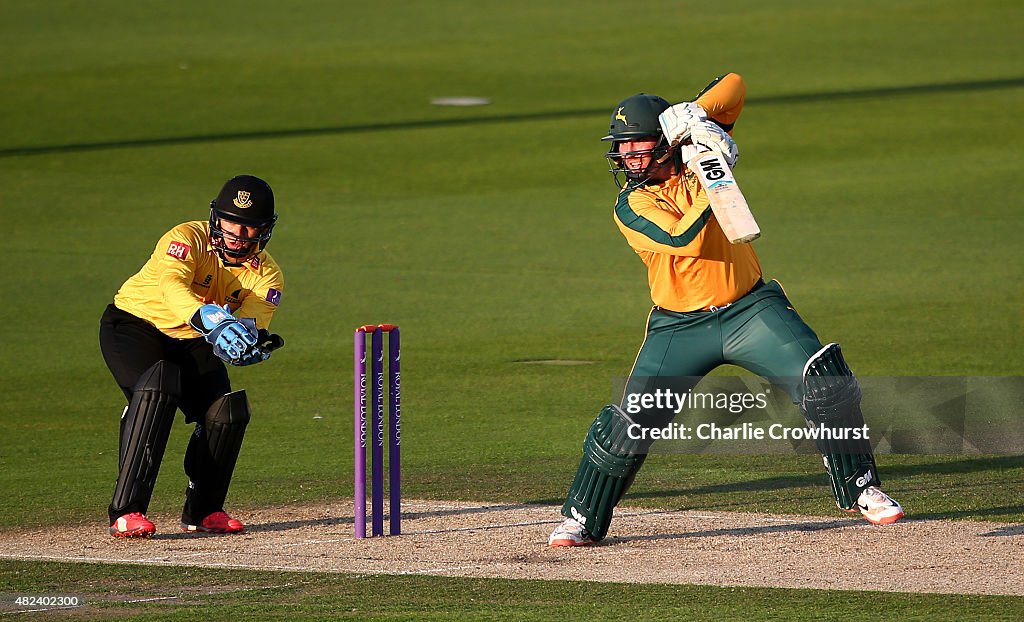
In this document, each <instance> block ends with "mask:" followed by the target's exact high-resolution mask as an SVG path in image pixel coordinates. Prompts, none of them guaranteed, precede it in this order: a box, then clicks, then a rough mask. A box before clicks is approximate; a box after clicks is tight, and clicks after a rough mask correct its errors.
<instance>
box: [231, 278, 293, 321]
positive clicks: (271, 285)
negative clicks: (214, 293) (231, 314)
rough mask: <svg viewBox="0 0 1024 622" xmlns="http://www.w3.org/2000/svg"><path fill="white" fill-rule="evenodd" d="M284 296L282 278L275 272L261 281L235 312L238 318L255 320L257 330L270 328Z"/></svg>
mask: <svg viewBox="0 0 1024 622" xmlns="http://www.w3.org/2000/svg"><path fill="white" fill-rule="evenodd" d="M283 295H284V277H283V276H282V275H281V273H280V272H279V271H278V272H275V273H274V274H272V275H270V277H269V278H266V279H261V280H260V281H259V282H258V283H257V284H256V285H255V286H254V287H253V288H252V289H251V291H250V293H249V294H248V295H247V296H246V297H245V298H244V299H242V304H241V305H240V306H239V307H238V309H237V310H236V311H235V315H237V316H238V317H251V318H253V319H255V320H256V326H258V327H259V328H263V329H267V328H270V320H271V319H272V318H273V317H274V312H275V311H277V306H278V305H279V304H281V297H282V296H283Z"/></svg>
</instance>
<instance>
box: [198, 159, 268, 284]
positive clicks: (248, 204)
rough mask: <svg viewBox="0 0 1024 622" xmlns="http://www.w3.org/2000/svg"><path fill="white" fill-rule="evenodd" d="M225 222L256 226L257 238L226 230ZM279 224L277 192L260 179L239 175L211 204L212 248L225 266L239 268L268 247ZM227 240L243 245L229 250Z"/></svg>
mask: <svg viewBox="0 0 1024 622" xmlns="http://www.w3.org/2000/svg"><path fill="white" fill-rule="evenodd" d="M223 221H228V222H233V223H238V224H241V225H245V226H247V227H256V228H258V229H259V232H258V233H257V234H256V237H252V238H250V237H245V236H239V235H235V234H232V233H229V232H226V231H224V228H223V226H222V224H221V223H222V222H223ZM276 222H277V212H276V211H274V191H273V190H271V189H270V185H269V184H267V182H265V181H263V180H262V179H260V178H259V177H254V176H252V175H238V176H236V177H232V178H231V179H229V180H228V181H227V183H225V184H224V187H223V188H221V190H220V193H218V194H217V198H216V199H214V200H213V201H211V202H210V245H211V246H212V247H213V249H214V251H216V253H217V255H219V256H220V258H221V260H223V261H224V263H225V264H229V265H232V264H233V265H238V264H241V263H244V262H245V261H246V260H247V259H249V257H251V256H253V255H255V254H256V253H258V252H259V251H261V250H263V249H264V248H265V247H266V246H267V242H269V241H270V236H271V234H272V233H273V231H274V224H275V223H276ZM225 237H228V238H230V239H231V240H233V241H239V242H242V246H241V247H240V248H230V247H229V246H228V245H227V244H225V241H224V240H225Z"/></svg>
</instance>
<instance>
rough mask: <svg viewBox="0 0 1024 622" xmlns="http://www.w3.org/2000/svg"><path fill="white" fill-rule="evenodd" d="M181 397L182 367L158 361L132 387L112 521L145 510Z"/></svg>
mask: <svg viewBox="0 0 1024 622" xmlns="http://www.w3.org/2000/svg"><path fill="white" fill-rule="evenodd" d="M180 398H181V370H180V369H179V368H178V366H177V365H175V364H174V363H172V362H170V361H157V362H156V363H154V364H153V365H152V366H151V367H150V368H149V369H147V370H146V371H144V372H143V373H142V375H141V376H139V379H138V381H136V383H135V386H134V387H132V393H131V400H130V401H129V403H128V407H127V408H125V410H124V414H123V415H122V416H121V435H120V437H121V438H120V453H119V457H118V465H117V466H118V472H117V484H116V485H115V487H114V496H113V499H112V500H111V502H110V507H109V508H108V513H109V514H110V521H111V523H113V522H114V520H116V519H117V518H118V517H119V516H121V515H123V514H127V513H129V512H142V513H145V512H146V510H147V509H148V508H149V502H150V499H152V497H153V487H154V486H155V485H156V476H157V473H159V471H160V462H161V461H162V460H163V457H164V450H165V449H166V448H167V439H168V438H169V437H170V435H171V425H172V424H173V423H174V413H175V411H176V410H177V407H178V401H179V399H180Z"/></svg>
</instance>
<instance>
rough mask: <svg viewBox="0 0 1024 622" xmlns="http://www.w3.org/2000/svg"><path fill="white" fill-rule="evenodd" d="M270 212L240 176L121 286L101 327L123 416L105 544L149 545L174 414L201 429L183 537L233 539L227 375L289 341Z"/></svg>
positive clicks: (233, 396)
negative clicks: (277, 319)
mask: <svg viewBox="0 0 1024 622" xmlns="http://www.w3.org/2000/svg"><path fill="white" fill-rule="evenodd" d="M276 222H277V212H276V211H275V207H274V193H273V191H272V190H271V189H270V186H269V185H268V184H267V182H265V181H263V180H262V179H260V178H258V177H253V176H252V175H239V176H237V177H233V178H231V179H229V180H228V181H227V183H225V184H224V186H223V187H222V188H221V190H220V193H219V194H218V195H217V198H216V199H214V200H213V201H212V202H211V204H210V215H209V219H208V220H194V221H190V222H185V223H182V224H180V225H178V226H176V227H174V228H173V229H171V230H170V231H168V232H167V233H166V234H164V236H163V237H161V238H160V241H159V242H157V245H156V248H155V249H154V250H153V253H152V255H151V256H150V257H149V260H148V261H147V262H146V263H145V264H144V265H143V266H142V268H141V269H140V270H139V271H138V272H137V273H136V274H135V275H133V276H132V277H130V278H129V279H128V280H127V281H125V282H124V284H123V285H122V286H121V288H120V290H119V291H118V292H117V294H116V295H115V296H114V301H113V303H112V304H110V305H108V306H107V309H106V311H105V312H104V313H103V316H102V318H101V319H100V336H99V337H100V350H101V351H102V353H103V359H104V361H106V363H107V367H109V368H110V372H111V374H113V376H114V380H115V381H116V382H117V385H118V386H119V387H120V388H121V390H122V391H123V392H124V396H125V398H126V399H127V401H128V405H127V406H125V407H124V411H123V412H122V414H121V425H120V443H119V448H120V451H119V454H118V464H117V483H116V484H115V486H114V495H113V498H112V499H111V501H110V507H109V508H108V514H109V520H110V523H109V524H110V534H111V535H112V536H114V537H118V538H138V537H142V538H144V537H149V536H151V535H153V533H154V532H155V531H156V527H155V526H154V524H153V522H152V521H150V520H149V518H147V516H146V512H147V510H148V508H149V503H150V499H151V498H152V496H153V487H154V485H155V484H156V478H157V473H158V471H159V470H160V462H161V460H162V459H163V455H164V450H165V449H166V447H167V441H168V438H169V436H170V433H171V426H172V424H173V423H174V418H175V413H176V412H177V410H178V409H179V408H180V409H181V411H182V413H184V415H185V422H186V423H194V424H196V426H195V429H194V431H193V433H192V435H191V437H190V439H189V442H188V447H187V448H186V450H185V474H186V475H187V476H188V479H189V482H188V488H187V489H186V491H185V505H184V508H183V510H182V513H181V529H182V530H183V531H190V532H206V533H238V532H241V531H244V529H245V526H244V525H243V524H242V522H241V521H239V520H237V519H235V518H232V517H231V516H229V515H228V514H227V513H226V512H225V511H224V501H225V499H226V497H227V493H228V486H229V485H230V483H231V476H232V473H233V472H234V469H235V462H236V460H237V459H238V454H239V451H240V449H241V446H242V439H243V437H244V435H245V428H246V425H247V424H248V423H249V417H250V412H249V400H248V399H247V398H246V395H245V391H244V390H240V391H234V390H232V388H231V382H230V380H229V378H228V372H227V367H226V366H225V364H228V365H235V366H245V365H254V364H256V363H261V362H263V361H266V360H267V359H269V358H270V355H271V353H272V352H273V351H274V349H276V348H278V347H280V346H282V345H284V341H283V340H282V339H281V338H280V337H279V336H278V335H273V334H271V333H270V332H269V327H270V320H271V318H272V317H273V315H274V311H275V310H277V307H278V305H279V304H280V303H281V296H282V295H283V291H284V277H283V275H282V273H281V269H280V268H279V267H278V265H277V262H275V261H274V258H273V257H271V256H270V254H269V253H267V251H266V250H265V249H266V246H267V243H268V242H269V241H270V236H271V233H272V232H273V230H274V224H275V223H276Z"/></svg>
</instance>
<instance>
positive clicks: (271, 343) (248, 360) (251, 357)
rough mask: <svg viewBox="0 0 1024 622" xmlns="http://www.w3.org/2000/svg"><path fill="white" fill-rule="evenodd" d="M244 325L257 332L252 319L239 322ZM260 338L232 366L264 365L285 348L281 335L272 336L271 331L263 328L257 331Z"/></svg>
mask: <svg viewBox="0 0 1024 622" xmlns="http://www.w3.org/2000/svg"><path fill="white" fill-rule="evenodd" d="M239 321H240V322H241V323H242V324H245V326H246V328H249V329H251V330H254V331H255V330H256V320H255V319H253V318H251V317H243V318H242V319H241V320H239ZM257 334H258V337H257V339H256V343H255V344H253V345H252V346H249V349H248V350H247V351H246V352H245V353H243V354H242V356H240V357H238V358H237V359H235V360H233V361H231V364H232V365H237V366H238V367H245V366H246V365H255V364H256V363H262V362H263V361H265V360H267V359H269V358H270V355H271V353H272V352H273V351H274V350H276V349H278V348H281V347H284V339H283V338H281V335H275V334H272V333H271V332H270V331H269V330H267V329H265V328H261V329H259V330H258V331H257Z"/></svg>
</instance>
